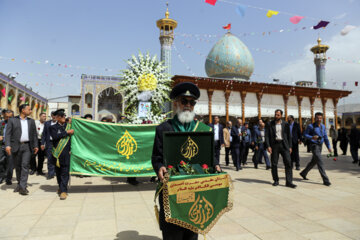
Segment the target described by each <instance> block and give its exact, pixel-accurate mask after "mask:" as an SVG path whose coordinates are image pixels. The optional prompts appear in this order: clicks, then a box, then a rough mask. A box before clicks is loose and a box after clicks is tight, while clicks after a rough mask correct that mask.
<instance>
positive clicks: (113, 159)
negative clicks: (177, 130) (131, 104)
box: [70, 119, 157, 177]
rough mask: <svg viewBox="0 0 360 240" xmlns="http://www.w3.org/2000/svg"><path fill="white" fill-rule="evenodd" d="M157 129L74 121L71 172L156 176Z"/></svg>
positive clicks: (99, 174)
mask: <svg viewBox="0 0 360 240" xmlns="http://www.w3.org/2000/svg"><path fill="white" fill-rule="evenodd" d="M156 126H157V125H153V124H151V125H150V124H146V125H132V124H131V125H130V124H116V123H104V122H95V121H91V120H85V119H72V129H74V130H75V131H74V135H73V136H72V137H71V164H70V173H72V174H82V175H92V176H112V177H131V176H133V177H136V176H139V177H141V176H154V175H155V172H154V170H153V167H152V164H151V154H152V148H153V143H154V137H155V128H156Z"/></svg>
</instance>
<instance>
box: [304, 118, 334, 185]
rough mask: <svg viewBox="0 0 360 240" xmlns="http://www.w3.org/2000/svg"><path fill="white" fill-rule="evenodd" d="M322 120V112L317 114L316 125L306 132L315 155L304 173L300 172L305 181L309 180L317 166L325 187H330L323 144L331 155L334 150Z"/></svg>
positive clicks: (308, 128) (309, 127) (310, 126)
mask: <svg viewBox="0 0 360 240" xmlns="http://www.w3.org/2000/svg"><path fill="white" fill-rule="evenodd" d="M322 120H323V114H322V113H321V112H317V113H315V123H313V124H309V126H308V127H307V128H306V130H305V134H304V136H305V138H306V139H307V140H309V143H310V144H311V152H312V154H313V157H312V159H311V161H310V162H309V163H308V165H307V166H306V168H305V169H304V170H303V171H302V172H300V175H301V177H302V178H303V179H304V180H308V179H307V178H306V176H307V174H308V173H309V171H310V170H311V169H312V168H313V167H314V166H315V165H317V167H318V169H319V172H320V175H321V177H322V179H323V182H324V185H325V186H330V185H331V183H330V181H329V178H328V177H327V176H326V173H325V169H324V163H323V161H322V159H321V150H322V145H323V143H324V142H325V145H326V147H327V149H328V150H329V152H330V153H331V152H332V150H331V146H330V142H329V139H328V136H327V134H326V128H325V125H324V124H322Z"/></svg>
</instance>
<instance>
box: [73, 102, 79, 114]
mask: <svg viewBox="0 0 360 240" xmlns="http://www.w3.org/2000/svg"><path fill="white" fill-rule="evenodd" d="M71 115H80V107H79V105H77V104H74V105H72V106H71Z"/></svg>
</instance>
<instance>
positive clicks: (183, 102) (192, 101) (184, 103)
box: [180, 98, 196, 106]
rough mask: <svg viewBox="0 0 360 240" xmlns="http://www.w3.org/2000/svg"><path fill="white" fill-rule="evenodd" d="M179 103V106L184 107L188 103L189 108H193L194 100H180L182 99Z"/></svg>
mask: <svg viewBox="0 0 360 240" xmlns="http://www.w3.org/2000/svg"><path fill="white" fill-rule="evenodd" d="M180 102H181V104H182V105H184V106H186V105H187V104H188V103H189V104H190V105H191V106H195V104H196V101H195V100H194V99H191V100H187V99H185V98H182V99H181V100H180Z"/></svg>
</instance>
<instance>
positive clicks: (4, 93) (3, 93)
mask: <svg viewBox="0 0 360 240" xmlns="http://www.w3.org/2000/svg"><path fill="white" fill-rule="evenodd" d="M1 93H2V95H3V97H5V95H6V89H5V88H3V89H1Z"/></svg>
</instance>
